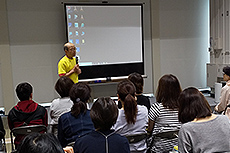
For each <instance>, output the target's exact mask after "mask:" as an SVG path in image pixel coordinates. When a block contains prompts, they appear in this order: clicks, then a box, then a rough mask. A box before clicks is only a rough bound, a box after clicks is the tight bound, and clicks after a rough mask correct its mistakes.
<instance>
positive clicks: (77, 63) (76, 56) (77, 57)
mask: <svg viewBox="0 0 230 153" xmlns="http://www.w3.org/2000/svg"><path fill="white" fill-rule="evenodd" d="M75 58H76V64H78V57H77V56H76V57H75Z"/></svg>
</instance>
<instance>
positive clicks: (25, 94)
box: [16, 82, 33, 101]
mask: <svg viewBox="0 0 230 153" xmlns="http://www.w3.org/2000/svg"><path fill="white" fill-rule="evenodd" d="M32 92H33V88H32V86H31V85H30V84H29V83H27V82H24V83H20V84H18V85H17V87H16V94H17V96H18V99H19V100H20V101H25V100H29V99H30V95H31V93H32Z"/></svg>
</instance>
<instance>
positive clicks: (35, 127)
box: [10, 125, 47, 153]
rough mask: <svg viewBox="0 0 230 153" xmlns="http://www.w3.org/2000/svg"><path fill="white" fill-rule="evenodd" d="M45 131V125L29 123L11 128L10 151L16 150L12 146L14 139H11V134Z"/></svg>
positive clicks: (11, 136) (11, 135)
mask: <svg viewBox="0 0 230 153" xmlns="http://www.w3.org/2000/svg"><path fill="white" fill-rule="evenodd" d="M42 131H44V132H47V127H46V126H45V125H29V126H20V127H16V128H13V129H12V130H11V132H10V138H11V146H12V153H14V152H16V151H17V150H16V149H15V148H14V141H13V135H14V136H17V135H25V136H26V135H28V134H30V133H33V132H42Z"/></svg>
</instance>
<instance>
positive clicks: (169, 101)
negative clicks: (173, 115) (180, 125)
mask: <svg viewBox="0 0 230 153" xmlns="http://www.w3.org/2000/svg"><path fill="white" fill-rule="evenodd" d="M180 93H181V86H180V83H179V81H178V79H177V77H176V76H174V75H172V74H166V75H164V76H162V77H161V78H160V80H159V82H158V87H157V91H156V100H157V102H159V103H162V105H163V106H164V107H166V108H170V109H177V108H178V101H177V99H178V97H179V95H180Z"/></svg>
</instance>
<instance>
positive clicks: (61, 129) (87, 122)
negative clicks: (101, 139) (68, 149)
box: [58, 83, 94, 147]
mask: <svg viewBox="0 0 230 153" xmlns="http://www.w3.org/2000/svg"><path fill="white" fill-rule="evenodd" d="M90 93H91V89H90V87H89V85H87V84H86V83H77V84H74V85H73V87H72V88H71V89H70V99H71V100H72V101H73V103H74V105H73V107H72V109H71V111H70V112H68V113H64V114H62V115H61V116H60V117H59V120H58V139H59V141H60V143H61V145H62V147H65V146H66V145H67V144H69V143H72V142H75V141H76V139H77V138H80V137H81V136H83V135H85V134H88V133H89V132H91V131H93V130H94V126H93V122H92V120H91V118H90V111H89V110H87V106H86V102H88V100H89V98H90Z"/></svg>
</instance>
